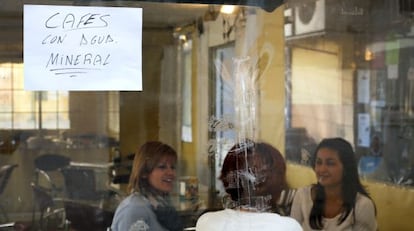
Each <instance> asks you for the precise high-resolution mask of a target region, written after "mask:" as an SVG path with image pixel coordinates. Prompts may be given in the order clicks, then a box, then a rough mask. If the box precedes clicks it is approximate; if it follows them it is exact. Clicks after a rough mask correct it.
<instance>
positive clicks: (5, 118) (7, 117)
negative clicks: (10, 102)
mask: <svg viewBox="0 0 414 231" xmlns="http://www.w3.org/2000/svg"><path fill="white" fill-rule="evenodd" d="M11 128H12V114H11V113H0V129H11Z"/></svg>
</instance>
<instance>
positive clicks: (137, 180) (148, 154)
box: [128, 141, 177, 193]
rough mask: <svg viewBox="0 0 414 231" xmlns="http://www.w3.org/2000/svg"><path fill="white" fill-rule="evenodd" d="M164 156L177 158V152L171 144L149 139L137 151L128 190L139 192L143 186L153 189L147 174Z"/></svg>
mask: <svg viewBox="0 0 414 231" xmlns="http://www.w3.org/2000/svg"><path fill="white" fill-rule="evenodd" d="M163 157H172V158H174V159H175V160H177V152H176V151H175V150H174V149H173V148H172V147H171V146H169V145H167V144H164V143H162V142H159V141H148V142H146V143H144V144H143V145H142V146H141V147H140V148H139V149H138V150H137V151H136V152H135V157H134V162H133V165H132V171H131V175H130V177H129V184H128V192H130V193H132V192H139V191H141V190H142V189H143V188H145V189H151V185H150V184H149V182H148V178H147V176H148V175H149V174H150V173H151V172H152V170H154V168H155V167H156V165H157V164H158V163H159V162H160V160H161V158H163Z"/></svg>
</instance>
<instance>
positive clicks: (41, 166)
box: [34, 154, 70, 194]
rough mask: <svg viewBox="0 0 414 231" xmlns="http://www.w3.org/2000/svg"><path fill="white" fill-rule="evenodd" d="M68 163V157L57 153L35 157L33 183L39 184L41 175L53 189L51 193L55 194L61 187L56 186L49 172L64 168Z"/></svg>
mask: <svg viewBox="0 0 414 231" xmlns="http://www.w3.org/2000/svg"><path fill="white" fill-rule="evenodd" d="M69 164H70V158H69V157H66V156H62V155H58V154H45V155H41V156H39V157H37V158H36V159H35V160H34V165H35V179H34V183H35V184H39V178H40V176H42V177H43V178H45V179H46V181H47V183H48V184H49V187H51V189H52V190H53V192H52V194H56V193H58V192H59V191H61V189H59V188H58V187H57V186H56V182H53V180H52V179H51V177H50V173H51V172H56V173H58V172H59V171H58V170H59V169H61V168H64V167H65V166H68V165H69Z"/></svg>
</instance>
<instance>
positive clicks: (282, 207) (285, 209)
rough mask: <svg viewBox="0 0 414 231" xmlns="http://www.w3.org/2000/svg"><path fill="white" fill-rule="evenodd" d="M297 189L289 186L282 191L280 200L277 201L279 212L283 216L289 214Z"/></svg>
mask: <svg viewBox="0 0 414 231" xmlns="http://www.w3.org/2000/svg"><path fill="white" fill-rule="evenodd" d="M296 191H297V189H295V188H289V189H286V190H283V191H282V192H281V193H280V196H279V200H278V202H277V208H278V212H279V213H280V215H282V216H289V215H290V210H291V207H292V203H293V199H294V198H295V194H296Z"/></svg>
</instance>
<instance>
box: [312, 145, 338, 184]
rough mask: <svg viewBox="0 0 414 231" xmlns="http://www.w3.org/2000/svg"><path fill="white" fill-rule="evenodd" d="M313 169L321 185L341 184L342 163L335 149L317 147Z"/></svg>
mask: <svg viewBox="0 0 414 231" xmlns="http://www.w3.org/2000/svg"><path fill="white" fill-rule="evenodd" d="M314 170H315V173H316V177H317V179H318V182H319V184H321V185H322V186H324V187H336V186H340V185H341V184H342V176H343V165H342V162H341V160H340V159H339V155H338V152H337V151H335V150H332V149H329V148H321V149H319V150H318V152H317V153H316V161H315V169H314Z"/></svg>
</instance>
